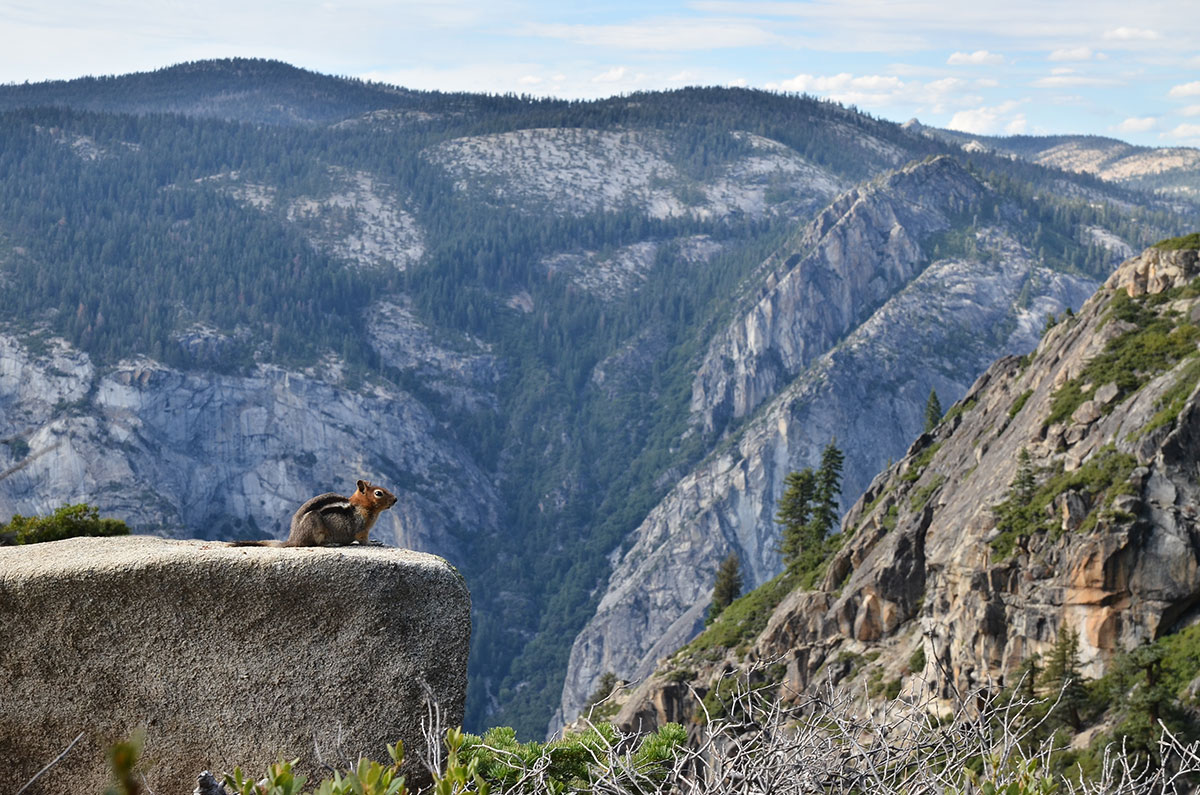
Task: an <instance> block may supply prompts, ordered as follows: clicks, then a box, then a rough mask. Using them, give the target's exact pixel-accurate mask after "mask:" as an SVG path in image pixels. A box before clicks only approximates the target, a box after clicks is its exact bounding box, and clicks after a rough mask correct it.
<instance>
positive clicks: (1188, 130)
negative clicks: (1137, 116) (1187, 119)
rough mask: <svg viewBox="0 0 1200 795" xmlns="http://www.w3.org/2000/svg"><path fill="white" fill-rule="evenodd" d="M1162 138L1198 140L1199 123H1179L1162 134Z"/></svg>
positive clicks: (1199, 137)
mask: <svg viewBox="0 0 1200 795" xmlns="http://www.w3.org/2000/svg"><path fill="white" fill-rule="evenodd" d="M1162 137H1163V138H1167V137H1171V138H1182V139H1184V140H1192V139H1196V140H1200V124H1180V125H1179V126H1178V127H1176V128H1175V129H1173V130H1171V131H1170V132H1168V133H1164V134H1163V135H1162Z"/></svg>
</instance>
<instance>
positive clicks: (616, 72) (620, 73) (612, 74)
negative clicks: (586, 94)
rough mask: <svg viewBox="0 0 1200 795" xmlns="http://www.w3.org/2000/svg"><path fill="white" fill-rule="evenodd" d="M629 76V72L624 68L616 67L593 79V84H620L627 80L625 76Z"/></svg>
mask: <svg viewBox="0 0 1200 795" xmlns="http://www.w3.org/2000/svg"><path fill="white" fill-rule="evenodd" d="M627 74H629V70H628V69H627V68H625V67H624V66H614V67H613V68H612V69H609V70H608V71H607V72H601V73H600V74H598V75H596V76H595V77H593V78H592V82H593V83H619V82H621V81H622V80H624V79H625V75H627Z"/></svg>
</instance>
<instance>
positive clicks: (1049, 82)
mask: <svg viewBox="0 0 1200 795" xmlns="http://www.w3.org/2000/svg"><path fill="white" fill-rule="evenodd" d="M1030 85H1031V86H1033V87H1034V88H1078V87H1080V86H1116V85H1121V81H1120V80H1116V79H1114V78H1111V77H1089V76H1087V75H1077V74H1052V75H1050V76H1049V77H1039V78H1038V79H1037V80H1034V81H1033V82H1032V83H1030Z"/></svg>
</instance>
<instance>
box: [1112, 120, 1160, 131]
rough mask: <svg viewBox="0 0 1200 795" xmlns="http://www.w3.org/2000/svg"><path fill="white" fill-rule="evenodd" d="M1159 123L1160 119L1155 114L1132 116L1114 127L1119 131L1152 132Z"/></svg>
mask: <svg viewBox="0 0 1200 795" xmlns="http://www.w3.org/2000/svg"><path fill="white" fill-rule="evenodd" d="M1157 124H1158V119H1157V118H1155V117H1154V116H1142V117H1140V118H1139V117H1137V116H1130V117H1129V118H1128V119H1126V120H1125V121H1123V122H1121V123H1120V124H1118V125H1117V126H1116V127H1114V128H1113V130H1114V131H1115V132H1119V133H1144V132H1150V131H1151V130H1153V129H1154V128H1155V126H1156V125H1157Z"/></svg>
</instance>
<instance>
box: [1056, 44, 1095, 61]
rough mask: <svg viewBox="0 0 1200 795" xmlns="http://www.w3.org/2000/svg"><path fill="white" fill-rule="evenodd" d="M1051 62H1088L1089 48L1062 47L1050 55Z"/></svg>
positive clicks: (1090, 54) (1089, 57)
mask: <svg viewBox="0 0 1200 795" xmlns="http://www.w3.org/2000/svg"><path fill="white" fill-rule="evenodd" d="M1049 57H1050V60H1051V61H1090V60H1091V59H1092V48H1091V47H1063V48H1061V49H1058V50H1055V51H1054V52H1052V53H1050V56H1049Z"/></svg>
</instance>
